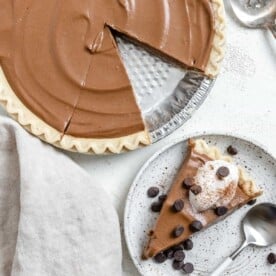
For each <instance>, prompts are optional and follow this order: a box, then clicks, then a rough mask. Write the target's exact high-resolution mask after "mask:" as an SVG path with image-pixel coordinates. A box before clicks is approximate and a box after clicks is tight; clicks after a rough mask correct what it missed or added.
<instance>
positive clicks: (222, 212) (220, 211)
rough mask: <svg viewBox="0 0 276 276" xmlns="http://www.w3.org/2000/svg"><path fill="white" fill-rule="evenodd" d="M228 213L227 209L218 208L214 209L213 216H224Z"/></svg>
mask: <svg viewBox="0 0 276 276" xmlns="http://www.w3.org/2000/svg"><path fill="white" fill-rule="evenodd" d="M227 212H228V209H227V207H224V206H219V207H217V208H216V209H215V214H216V215H217V216H219V217H221V216H224V215H225V214H226V213H227Z"/></svg>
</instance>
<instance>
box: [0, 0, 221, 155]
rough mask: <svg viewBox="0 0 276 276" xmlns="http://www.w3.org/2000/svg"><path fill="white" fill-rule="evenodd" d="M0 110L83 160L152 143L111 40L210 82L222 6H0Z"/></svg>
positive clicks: (126, 1) (150, 2) (149, 1)
mask: <svg viewBox="0 0 276 276" xmlns="http://www.w3.org/2000/svg"><path fill="white" fill-rule="evenodd" d="M0 6H1V10H0V17H1V26H0V64H1V67H0V102H1V103H2V104H3V105H4V106H5V107H6V109H7V111H8V112H9V113H10V114H11V115H12V116H13V117H15V118H16V119H17V120H18V121H19V123H21V124H22V125H23V126H24V127H25V128H27V129H28V130H29V131H30V132H32V133H33V134H35V135H37V136H39V137H40V138H41V139H43V140H45V141H47V142H49V143H52V144H54V145H56V146H59V147H62V148H65V149H69V150H77V151H80V152H95V153H104V152H106V151H111V152H120V151H122V150H123V149H134V148H137V147H138V146H139V145H142V144H143V145H147V144H150V143H151V141H150V138H149V134H148V131H147V128H146V126H145V124H144V122H143V119H142V116H141V111H140V109H139V107H138V104H137V102H136V99H135V95H134V93H133V87H132V85H131V83H130V80H129V77H128V75H127V72H126V70H125V67H124V65H123V62H122V60H121V57H120V54H119V51H118V47H117V44H116V41H115V39H114V34H115V33H117V34H122V35H124V36H125V37H127V38H128V39H131V40H132V41H134V42H136V43H139V44H141V45H143V46H144V47H145V48H147V49H149V50H150V51H152V52H153V53H155V54H158V55H160V56H161V57H164V58H167V59H169V60H171V61H174V62H177V63H178V64H179V65H181V66H183V67H185V68H191V69H194V70H198V71H200V72H202V73H203V74H205V75H207V76H210V77H215V76H216V75H217V74H218V72H219V65H220V63H221V60H222V57H223V45H224V19H223V15H224V14H223V11H224V10H223V1H222V0H197V1H194V0H164V1H155V0H131V1H130V0H105V1H103V0H85V1H84V0H80V1H77V0H67V1H63V0H40V1H35V0H22V1H12V0H0Z"/></svg>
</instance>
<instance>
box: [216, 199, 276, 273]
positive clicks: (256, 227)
mask: <svg viewBox="0 0 276 276" xmlns="http://www.w3.org/2000/svg"><path fill="white" fill-rule="evenodd" d="M242 228H243V232H244V236H245V240H244V242H243V243H242V245H241V246H240V247H239V248H238V249H237V250H236V251H235V252H234V253H233V254H232V255H231V256H230V257H228V258H227V259H225V260H224V262H223V263H221V264H220V266H219V267H218V268H217V269H216V270H215V271H214V272H213V273H211V276H220V275H222V273H223V271H224V270H225V269H226V268H227V267H228V266H229V265H230V264H231V263H232V262H233V261H234V260H235V259H236V258H237V256H238V255H239V254H240V253H241V251H242V250H243V249H244V248H245V247H247V246H248V245H255V246H259V247H265V246H269V245H272V244H274V243H276V205H275V204H272V203H262V204H258V205H256V206H255V207H253V208H252V209H250V210H249V211H248V212H247V214H246V216H245V217H244V219H243V221H242Z"/></svg>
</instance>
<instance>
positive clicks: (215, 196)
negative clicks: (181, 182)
mask: <svg viewBox="0 0 276 276" xmlns="http://www.w3.org/2000/svg"><path fill="white" fill-rule="evenodd" d="M220 167H226V168H228V169H229V174H228V175H227V176H226V177H224V178H219V177H218V176H217V171H218V169H219V168H220ZM238 180H239V170H238V168H237V166H235V165H234V164H231V163H229V162H226V161H223V160H214V161H208V162H206V163H205V164H204V165H203V166H202V167H200V168H199V169H198V171H197V174H196V176H195V177H194V182H195V185H199V186H201V188H202V191H201V192H200V193H199V194H197V195H195V194H193V193H192V192H191V191H190V192H189V199H190V202H191V204H192V206H193V207H194V208H195V209H196V210H197V211H198V212H202V211H205V210H207V209H211V208H215V207H218V206H226V205H228V204H229V203H230V202H231V200H232V199H233V198H234V196H235V194H236V190H237V186H238Z"/></svg>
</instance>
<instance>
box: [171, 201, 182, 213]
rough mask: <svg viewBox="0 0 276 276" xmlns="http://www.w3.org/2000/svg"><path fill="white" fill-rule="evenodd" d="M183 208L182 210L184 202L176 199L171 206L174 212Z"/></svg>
mask: <svg viewBox="0 0 276 276" xmlns="http://www.w3.org/2000/svg"><path fill="white" fill-rule="evenodd" d="M183 208H184V201H183V200H182V199H177V200H176V201H175V202H174V204H173V206H172V209H173V210H174V211H175V212H180V211H181V210H182V209H183Z"/></svg>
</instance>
